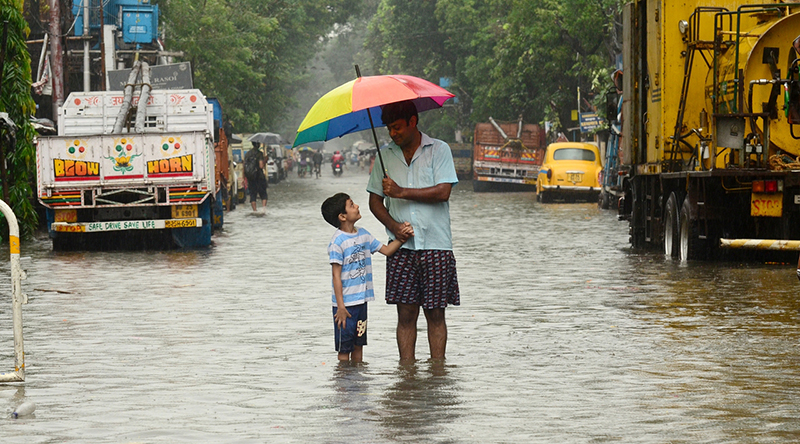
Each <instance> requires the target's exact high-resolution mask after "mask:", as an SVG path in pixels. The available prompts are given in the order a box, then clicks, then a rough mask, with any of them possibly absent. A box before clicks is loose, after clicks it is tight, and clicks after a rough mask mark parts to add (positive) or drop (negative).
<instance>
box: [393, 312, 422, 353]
mask: <svg viewBox="0 0 800 444" xmlns="http://www.w3.org/2000/svg"><path fill="white" fill-rule="evenodd" d="M418 317H419V306H418V305H412V304H397V348H398V349H399V351H400V362H413V361H414V360H415V359H416V358H415V357H414V349H415V348H416V346H417V318H418Z"/></svg>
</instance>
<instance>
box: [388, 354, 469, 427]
mask: <svg viewBox="0 0 800 444" xmlns="http://www.w3.org/2000/svg"><path fill="white" fill-rule="evenodd" d="M451 370H452V369H451V368H449V367H448V366H447V365H446V363H444V362H442V361H428V362H426V363H417V362H414V363H408V364H400V365H399V366H398V367H397V371H396V372H395V374H394V375H393V378H394V382H392V383H391V385H390V386H389V387H388V388H387V389H386V390H385V391H384V393H383V396H382V398H381V401H380V405H381V410H380V413H379V414H380V422H381V425H382V427H383V429H384V431H383V436H384V437H385V438H387V439H388V440H389V441H393V442H431V441H436V442H458V441H459V440H457V439H455V438H456V437H457V436H458V434H457V433H454V432H455V428H454V426H455V423H456V422H457V420H458V417H459V416H460V409H459V407H460V404H461V400H460V396H459V394H458V391H459V390H458V384H457V383H456V380H455V378H454V377H453V376H451V374H450V373H451Z"/></svg>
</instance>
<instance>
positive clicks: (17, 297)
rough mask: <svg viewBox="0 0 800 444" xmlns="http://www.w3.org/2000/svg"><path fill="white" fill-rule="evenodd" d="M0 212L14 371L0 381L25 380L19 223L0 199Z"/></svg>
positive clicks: (1, 374)
mask: <svg viewBox="0 0 800 444" xmlns="http://www.w3.org/2000/svg"><path fill="white" fill-rule="evenodd" d="M0 212H2V213H3V216H5V217H6V220H7V221H8V245H9V249H10V250H11V305H12V307H13V308H12V313H11V316H12V318H13V328H14V371H13V372H5V373H3V372H0V382H23V381H25V351H24V350H23V347H22V304H27V303H28V296H27V295H25V294H23V293H22V285H21V282H22V280H23V279H25V278H26V275H25V271H23V270H22V267H20V265H19V225H18V224H17V217H16V216H15V215H14V212H13V211H12V210H11V207H9V206H8V204H6V203H5V202H3V201H2V200H0Z"/></svg>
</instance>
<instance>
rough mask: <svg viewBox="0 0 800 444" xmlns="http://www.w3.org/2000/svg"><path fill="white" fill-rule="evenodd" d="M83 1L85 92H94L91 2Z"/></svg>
mask: <svg viewBox="0 0 800 444" xmlns="http://www.w3.org/2000/svg"><path fill="white" fill-rule="evenodd" d="M81 1H83V37H84V40H83V91H84V92H89V91H91V90H92V83H91V79H92V77H91V76H92V72H91V63H90V61H91V59H90V58H89V0H81ZM101 5H102V4H101Z"/></svg>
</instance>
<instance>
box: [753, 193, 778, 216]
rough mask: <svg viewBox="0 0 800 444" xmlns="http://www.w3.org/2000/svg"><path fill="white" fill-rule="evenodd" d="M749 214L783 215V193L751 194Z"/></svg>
mask: <svg viewBox="0 0 800 444" xmlns="http://www.w3.org/2000/svg"><path fill="white" fill-rule="evenodd" d="M750 215H751V216H762V217H781V216H783V194H763V193H753V194H751V195H750Z"/></svg>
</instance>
